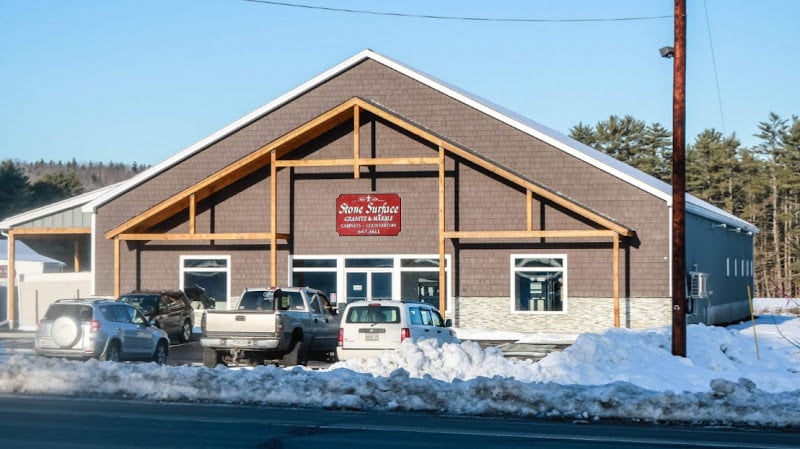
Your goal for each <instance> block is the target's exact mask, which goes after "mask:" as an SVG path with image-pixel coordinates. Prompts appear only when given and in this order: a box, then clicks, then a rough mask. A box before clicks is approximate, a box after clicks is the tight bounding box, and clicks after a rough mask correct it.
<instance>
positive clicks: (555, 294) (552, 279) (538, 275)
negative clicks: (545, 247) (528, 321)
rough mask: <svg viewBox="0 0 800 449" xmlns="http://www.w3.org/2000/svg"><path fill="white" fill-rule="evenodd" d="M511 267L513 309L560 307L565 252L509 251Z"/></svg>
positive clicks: (560, 309)
mask: <svg viewBox="0 0 800 449" xmlns="http://www.w3.org/2000/svg"><path fill="white" fill-rule="evenodd" d="M511 270H512V274H513V276H512V281H511V282H512V285H511V294H512V299H513V305H512V308H513V310H514V311H517V312H563V311H564V306H565V302H566V282H565V279H564V277H565V276H566V272H567V256H566V255H555V256H551V255H538V254H531V255H512V256H511Z"/></svg>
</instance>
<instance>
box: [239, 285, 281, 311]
mask: <svg viewBox="0 0 800 449" xmlns="http://www.w3.org/2000/svg"><path fill="white" fill-rule="evenodd" d="M274 295H275V292H274V291H272V290H267V291H257V290H255V291H249V292H245V293H244V295H242V300H241V301H239V310H273V309H274V304H273V299H274Z"/></svg>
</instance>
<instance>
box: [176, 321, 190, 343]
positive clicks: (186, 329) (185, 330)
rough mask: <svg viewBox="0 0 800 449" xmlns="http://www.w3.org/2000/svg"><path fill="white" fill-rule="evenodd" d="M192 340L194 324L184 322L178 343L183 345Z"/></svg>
mask: <svg viewBox="0 0 800 449" xmlns="http://www.w3.org/2000/svg"><path fill="white" fill-rule="evenodd" d="M191 338H192V322H191V321H189V320H186V321H184V322H183V326H181V333H180V335H178V341H180V342H181V343H186V342H187V341H189V340H190V339H191Z"/></svg>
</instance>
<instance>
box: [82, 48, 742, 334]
mask: <svg viewBox="0 0 800 449" xmlns="http://www.w3.org/2000/svg"><path fill="white" fill-rule="evenodd" d="M671 202H672V193H671V189H670V186H669V185H667V184H665V183H663V182H661V181H659V180H657V179H655V178H653V177H651V176H649V175H647V174H644V173H642V172H640V171H638V170H636V169H634V168H632V167H630V166H628V165H626V164H624V163H622V162H619V161H617V160H615V159H613V158H611V157H610V156H608V155H605V154H603V153H600V152H598V151H596V150H593V149H592V148H589V147H587V146H585V145H583V144H581V143H579V142H576V141H574V140H572V139H570V138H569V137H566V136H564V135H562V134H560V133H558V132H555V131H553V130H551V129H548V128H546V127H544V126H542V125H540V124H538V123H536V122H533V121H531V120H529V119H527V118H524V117H521V116H519V115H517V114H515V113H513V112H510V111H508V110H505V109H504V108H502V107H499V106H497V105H494V104H492V103H490V102H488V101H486V100H483V99H481V98H478V97H476V96H473V95H471V94H469V93H467V92H464V91H461V90H459V89H457V88H455V87H453V86H450V85H448V84H446V83H444V82H442V81H439V80H437V79H435V78H433V77H431V76H428V75H426V74H424V73H422V72H420V71H418V70H415V69H413V68H410V67H408V66H406V65H403V64H401V63H399V62H397V61H394V60H392V59H390V58H387V57H385V56H383V55H380V54H378V53H375V52H373V51H371V50H364V51H362V52H360V53H358V54H356V55H355V56H353V57H351V58H349V59H347V60H346V61H344V62H342V63H341V64H338V65H337V66H335V67H333V68H331V69H329V70H327V71H326V72H324V73H322V74H320V75H319V76H317V77H315V78H313V79H311V80H309V81H307V82H305V83H303V84H301V85H300V86H298V87H297V88H295V89H293V90H292V91H290V92H287V93H286V94H284V95H282V96H280V97H279V98H276V99H275V100H273V101H272V102H270V103H268V104H266V105H265V106H263V107H261V108H259V109H257V110H255V111H253V112H252V113H250V114H248V115H247V116H245V117H243V118H241V119H240V120H237V121H236V122H234V123H232V124H230V125H228V126H226V127H225V128H223V129H221V130H220V131H218V132H216V133H214V134H212V135H211V136H209V137H207V138H206V139H203V140H201V141H199V142H197V143H196V144H194V145H192V146H190V147H188V148H186V149H184V150H183V151H180V152H179V153H176V154H175V155H174V156H172V157H170V158H169V159H167V160H165V161H164V162H162V163H160V164H158V165H155V166H153V167H151V168H150V169H148V170H145V171H144V172H142V173H140V174H139V175H137V176H135V177H134V178H131V179H130V180H128V181H125V182H123V183H120V184H119V185H117V186H116V187H115V188H113V189H110V190H109V191H107V192H104V193H102V194H101V195H98V196H97V197H96V198H94V199H92V200H91V201H89V202H88V203H87V204H86V205H84V206H83V208H82V211H83V212H84V213H86V214H90V215H91V216H92V220H91V222H92V237H91V239H92V254H93V260H92V265H93V266H92V272H93V279H94V281H93V289H94V292H93V293H94V294H98V295H111V294H114V295H118V294H119V293H120V292H121V291H127V290H133V289H152V288H157V289H160V288H166V287H165V286H169V287H178V288H183V287H184V286H189V285H199V286H202V287H203V288H205V289H206V291H207V292H209V294H210V295H211V296H214V297H215V298H216V299H217V301H218V302H217V304H218V306H219V307H225V304H226V300H227V299H229V298H231V297H234V296H236V295H238V293H239V292H240V291H242V290H243V289H244V288H246V287H254V286H263V285H287V284H288V285H308V286H312V287H315V288H319V289H321V290H323V291H325V292H327V293H328V295H329V296H330V299H331V300H332V301H333V302H334V303H338V304H339V305H341V304H344V303H347V302H350V301H355V300H363V299H378V298H394V299H413V300H422V301H427V302H432V303H434V304H436V305H438V306H439V308H440V309H442V310H443V311H444V312H445V314H446V316H447V317H450V318H453V319H454V321H455V324H456V325H457V326H459V327H465V328H486V329H504V330H513V331H524V332H533V331H542V332H583V331H598V330H602V329H605V328H609V327H613V326H621V327H633V328H638V327H650V326H660V325H665V324H668V323H669V322H670V320H671V296H672V293H671V291H670V289H671V281H670V278H671V254H670V252H671ZM686 210H687V220H686V222H687V256H686V259H687V267H689V268H690V273H687V279H688V280H689V282H688V285H689V286H690V289H691V291H690V292H689V293H690V294H689V297H690V298H691V299H690V305H689V310H690V311H691V314H690V316H689V318H688V320H689V322H705V323H720V322H728V321H733V320H735V319H738V318H742V317H745V316H747V315H748V314H749V307H748V302H747V293H746V290H747V287H748V286H749V287H750V288H751V289H752V285H753V237H752V236H753V234H754V233H757V232H758V229H757V228H756V227H754V226H753V225H751V224H750V223H747V222H746V221H744V220H741V219H739V218H737V217H735V216H733V215H731V214H729V213H727V212H725V211H723V210H721V209H718V208H716V207H714V206H712V205H710V204H708V203H706V202H704V201H701V200H699V199H697V198H694V197H692V196H687V206H686ZM176 284H177V285H176Z"/></svg>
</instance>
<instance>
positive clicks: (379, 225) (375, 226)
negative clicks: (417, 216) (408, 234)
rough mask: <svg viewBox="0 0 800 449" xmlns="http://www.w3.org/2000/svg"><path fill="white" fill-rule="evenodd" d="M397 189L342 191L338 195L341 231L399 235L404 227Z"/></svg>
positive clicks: (341, 232) (361, 233) (359, 233)
mask: <svg viewBox="0 0 800 449" xmlns="http://www.w3.org/2000/svg"><path fill="white" fill-rule="evenodd" d="M400 218H401V207H400V196H399V195H397V194H396V193H369V194H353V195H351V194H343V195H339V196H338V197H337V198H336V232H338V233H339V235H397V234H399V233H400V230H401V223H400Z"/></svg>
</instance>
